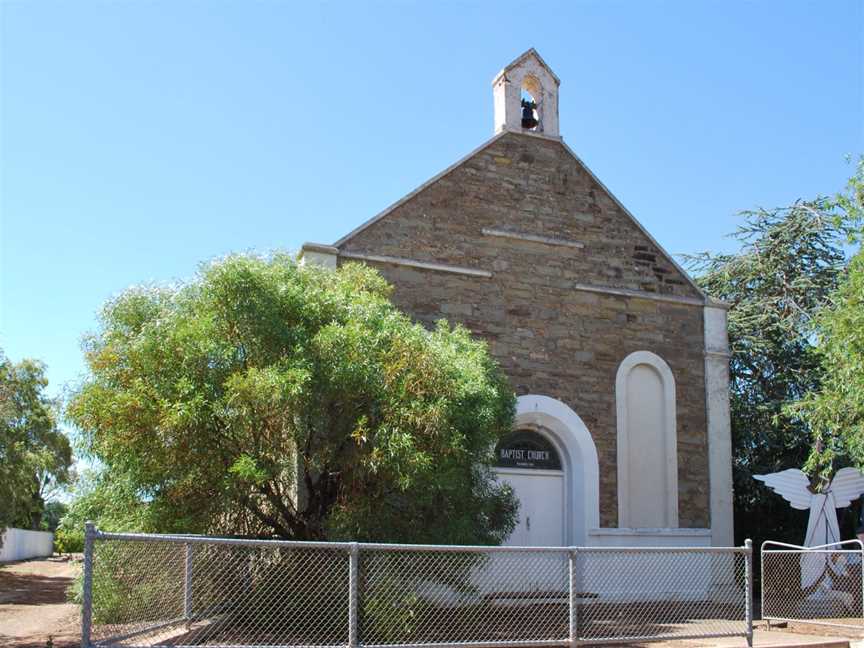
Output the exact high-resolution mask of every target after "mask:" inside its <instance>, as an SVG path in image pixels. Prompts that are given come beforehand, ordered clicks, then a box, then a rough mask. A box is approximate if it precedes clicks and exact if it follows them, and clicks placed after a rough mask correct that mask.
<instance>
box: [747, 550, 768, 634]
mask: <svg viewBox="0 0 864 648" xmlns="http://www.w3.org/2000/svg"><path fill="white" fill-rule="evenodd" d="M744 549H745V550H746V553H745V554H744V601H745V602H744V616H745V622H746V623H747V645H748V646H751V647H752V646H753V541H752V540H751V539H750V538H747V539H746V540H745V541H744ZM763 587H764V583H763Z"/></svg>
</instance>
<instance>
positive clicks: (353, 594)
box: [348, 542, 360, 648]
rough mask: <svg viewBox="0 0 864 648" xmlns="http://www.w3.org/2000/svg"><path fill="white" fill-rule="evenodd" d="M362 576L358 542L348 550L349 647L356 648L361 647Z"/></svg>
mask: <svg viewBox="0 0 864 648" xmlns="http://www.w3.org/2000/svg"><path fill="white" fill-rule="evenodd" d="M359 575H360V546H359V545H358V544H357V543H356V542H352V543H351V547H350V549H349V550H348V646H349V648H356V647H357V646H358V645H359V637H358V635H357V629H358V623H357V621H358V617H359V614H358V599H359V591H358V590H359V586H358V583H357V581H358V577H359Z"/></svg>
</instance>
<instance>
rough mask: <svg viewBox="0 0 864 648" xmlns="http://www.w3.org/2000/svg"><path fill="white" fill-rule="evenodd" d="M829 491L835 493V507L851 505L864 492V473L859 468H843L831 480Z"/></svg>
mask: <svg viewBox="0 0 864 648" xmlns="http://www.w3.org/2000/svg"><path fill="white" fill-rule="evenodd" d="M828 491H829V492H831V493H834V506H835V507H837V508H843V507H844V506H850V505H851V504H852V502H854V501H855V500H857V499H858V498H859V497H861V495H862V494H864V475H862V474H861V471H859V470H858V469H857V468H841V469H840V470H838V471H837V472H836V473H835V475H834V479H832V480H831V486H829V487H828Z"/></svg>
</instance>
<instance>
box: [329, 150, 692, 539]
mask: <svg viewBox="0 0 864 648" xmlns="http://www.w3.org/2000/svg"><path fill="white" fill-rule="evenodd" d="M484 230H487V234H484V233H483V231H484ZM489 231H493V232H498V233H500V232H506V233H516V234H520V235H521V234H525V235H529V236H533V237H534V239H533V240H524V239H521V238H512V237H509V236H501V235H490V234H489V233H488V232H489ZM339 247H340V252H342V253H349V254H357V255H377V256H389V257H396V258H403V259H406V258H407V259H412V260H415V261H421V262H426V263H434V264H444V265H448V266H456V267H462V268H472V269H476V270H481V271H486V272H489V273H491V276H488V277H486V276H466V275H461V274H455V273H447V272H439V271H436V270H429V269H424V268H411V267H406V266H402V265H395V264H390V263H380V262H374V263H371V265H374V266H375V267H377V268H378V269H379V270H380V271H381V273H382V274H383V275H384V276H385V277H386V278H387V279H388V280H389V281H390V282H391V283H393V285H394V286H395V290H394V301H395V302H396V304H397V305H398V306H399V307H400V308H402V309H403V310H405V311H406V312H408V313H409V314H411V315H412V316H413V317H414V318H416V319H417V320H418V321H421V322H423V323H425V324H429V325H431V324H432V323H433V322H434V321H435V320H436V319H439V318H442V317H444V318H446V319H449V320H451V321H454V322H456V321H458V322H461V323H463V324H465V325H466V326H468V327H469V328H470V329H471V330H472V331H473V332H474V333H475V334H477V335H478V336H480V337H482V338H484V339H485V340H487V341H488V343H489V346H490V350H491V352H492V354H493V355H494V356H495V357H496V359H497V360H498V362H499V363H500V364H501V366H502V368H503V369H504V371H505V372H506V373H507V375H508V376H509V377H510V379H511V381H512V383H513V386H514V388H515V390H516V392H517V393H518V394H544V395H548V396H552V397H554V398H557V399H559V400H561V401H563V402H564V403H566V404H567V405H569V406H570V407H571V408H572V409H573V410H574V411H576V413H577V414H579V416H580V417H581V418H582V419H583V421H584V422H585V424H586V425H587V426H588V429H589V431H590V432H591V434H592V437H593V438H594V441H595V444H596V446H597V451H598V455H599V462H600V516H601V519H600V523H601V525H602V526H604V527H614V526H617V484H616V479H617V478H616V452H617V450H616V435H617V428H616V420H615V417H616V408H615V376H616V372H617V369H618V366H619V365H620V363H621V361H622V360H623V359H624V358H625V357H626V356H627V355H629V354H630V353H632V352H633V351H641V350H646V351H651V352H653V353H656V354H657V355H659V356H660V357H661V358H663V359H664V360H665V361H666V362H667V363H668V364H669V366H670V367H671V369H672V371H673V373H674V375H675V381H676V386H677V387H676V391H677V393H676V402H677V414H678V416H677V441H678V501H679V523H680V526H682V527H696V528H705V527H708V526H709V513H708V507H709V504H708V486H709V485H708V480H707V478H706V476H707V474H708V442H707V437H706V415H705V386H704V385H705V383H704V354H703V352H704V335H703V321H702V308H701V306H699V303H701V301H702V296H701V295H700V294H699V292H698V291H697V290H696V289H695V288H694V287H693V286H692V285H691V284H690V282H689V281H688V280H687V278H686V277H684V276H683V275H682V274H681V272H680V271H679V270H678V269H677V268H676V267H675V265H674V264H673V263H671V262H670V261H669V260H668V259H667V258H666V257H665V255H664V254H663V253H662V251H661V250H659V249H658V248H657V247H656V246H655V245H654V243H653V242H652V241H651V240H650V239H649V238H647V237H646V236H645V235H644V234H643V233H642V231H641V230H640V229H639V227H638V226H637V225H636V224H634V223H633V221H632V220H631V219H630V218H629V216H627V215H626V214H625V213H624V212H623V210H622V209H621V208H620V206H619V205H618V203H617V202H616V201H615V200H614V199H613V198H612V197H611V196H609V194H608V193H607V192H606V191H605V190H604V189H603V188H602V186H600V185H599V184H598V183H597V182H596V181H595V180H594V179H593V178H592V177H591V175H590V173H589V172H588V171H587V170H586V169H585V168H584V167H583V166H582V165H581V164H580V163H579V162H578V161H577V160H576V159H575V158H574V157H573V156H572V155H571V154H570V153H569V151H567V149H566V148H565V147H564V146H563V145H562V144H561V143H560V142H556V141H552V140H546V139H541V138H537V137H530V136H522V135H517V134H510V133H508V134H505V135H504V136H502V137H500V138H497V139H496V140H493V141H492V143H491V144H490V145H489V146H488V147H486V148H483V149H481V150H480V151H479V152H478V153H476V154H475V155H474V156H472V157H471V158H469V159H468V160H466V161H465V162H463V163H462V164H461V165H459V166H457V167H456V168H455V169H453V170H452V171H450V172H449V173H446V174H445V175H444V176H442V177H441V178H439V179H438V180H436V181H435V182H433V183H431V184H430V185H429V186H427V187H425V188H424V189H423V190H421V191H419V192H418V193H417V194H416V195H413V196H412V197H411V198H409V199H408V200H406V201H404V202H402V203H400V204H398V205H397V206H396V207H395V208H394V209H393V210H392V211H390V212H389V213H388V214H386V215H385V216H384V217H383V218H380V219H379V220H377V221H375V222H373V223H371V224H370V225H368V226H367V227H365V228H363V229H361V230H359V231H358V232H357V233H356V234H355V235H353V236H351V237H349V238H348V239H347V240H345V241H344V242H342V243H341V245H340V246H339ZM346 260H347V259H344V258H340V263H344V262H345V261H346ZM576 285H590V286H597V287H607V288H617V289H623V290H627V291H640V292H651V293H656V294H659V295H665V296H669V297H674V298H683V299H684V300H687V301H690V302H692V303H676V302H673V301H657V300H653V299H645V298H640V297H632V296H622V295H611V294H603V293H594V292H586V291H584V290H579V289H576V288H575V287H574V286H576Z"/></svg>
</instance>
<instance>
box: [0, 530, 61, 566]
mask: <svg viewBox="0 0 864 648" xmlns="http://www.w3.org/2000/svg"><path fill="white" fill-rule="evenodd" d="M53 553H54V534H53V533H49V532H48V531H27V530H26V529H15V528H13V527H10V528H8V529H6V530H5V531H4V532H3V546H2V547H0V562H8V561H11V560H26V559H27V558H38V557H43V556H50V555H52V554H53Z"/></svg>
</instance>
